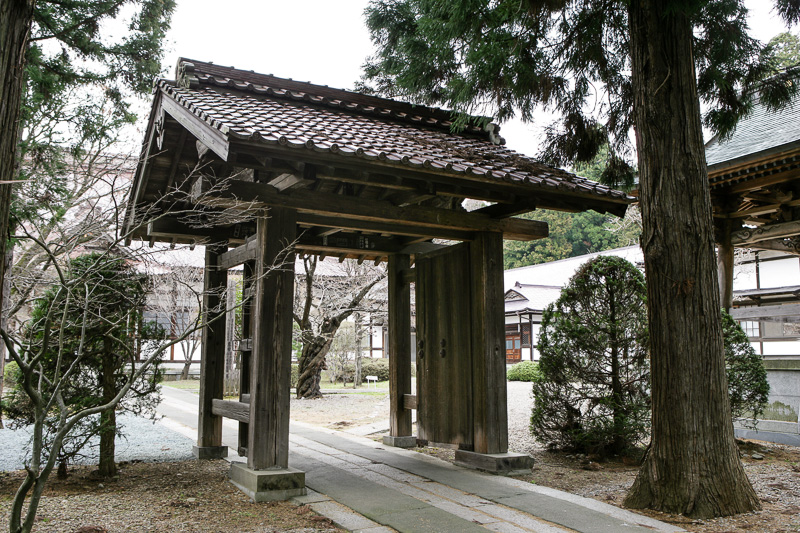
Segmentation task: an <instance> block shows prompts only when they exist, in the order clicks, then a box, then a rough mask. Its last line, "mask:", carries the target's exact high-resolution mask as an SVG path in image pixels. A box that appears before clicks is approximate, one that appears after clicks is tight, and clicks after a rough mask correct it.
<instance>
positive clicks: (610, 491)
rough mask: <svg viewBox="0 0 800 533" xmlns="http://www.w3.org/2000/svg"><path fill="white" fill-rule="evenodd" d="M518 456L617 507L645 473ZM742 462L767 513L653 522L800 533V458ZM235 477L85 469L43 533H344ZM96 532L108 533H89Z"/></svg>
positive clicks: (375, 402) (349, 407)
mask: <svg viewBox="0 0 800 533" xmlns="http://www.w3.org/2000/svg"><path fill="white" fill-rule="evenodd" d="M291 412H292V419H293V420H297V421H302V422H307V423H311V424H316V425H320V426H325V427H329V428H334V429H345V430H346V429H347V428H349V427H354V426H360V425H365V424H368V423H371V422H375V421H378V420H386V419H387V418H388V395H387V394H386V393H382V392H377V393H376V392H371V393H369V394H363V393H361V394H348V393H345V394H329V395H327V396H326V397H325V398H323V399H320V400H294V399H293V400H292V404H291ZM516 416H519V415H518V414H517V415H516ZM514 435H515V434H514V433H513V432H512V433H511V437H510V445H511V446H510V447H511V449H514V448H515V442H514V440H515V439H519V438H521V437H519V436H517V437H515V436H514ZM517 435H519V433H517ZM374 437H375V438H380V435H374ZM516 447H517V448H518V449H525V450H526V451H528V452H529V453H531V454H532V455H533V457H534V460H535V466H534V468H533V470H532V472H531V474H529V475H525V476H520V477H519V478H518V479H521V480H524V481H528V482H531V483H536V484H538V485H542V486H546V487H552V488H555V489H559V490H564V491H567V492H571V493H574V494H578V495H580V496H585V497H589V498H594V499H597V500H600V501H603V502H607V503H610V504H612V505H617V506H621V505H622V500H623V498H624V496H625V492H626V490H627V489H628V487H630V485H631V483H633V479H634V477H635V475H636V472H637V469H638V465H637V464H636V461H634V460H629V459H626V460H624V461H623V460H619V461H606V462H596V461H592V460H591V459H595V458H592V457H582V456H575V455H570V454H565V453H554V452H549V451H546V450H544V449H542V448H541V447H538V446H533V447H532V446H531V445H530V443H529V442H525V443H521V444H520V443H517V446H516ZM417 451H419V452H421V453H428V454H431V455H435V456H437V457H440V458H442V459H445V460H449V461H452V460H453V455H454V452H453V451H452V450H449V449H442V448H417ZM740 452H741V455H742V462H743V464H744V468H745V471H746V472H747V475H748V476H749V478H750V480H751V482H752V483H753V486H754V487H755V489H756V492H757V494H758V496H759V498H760V499H761V502H762V505H763V510H762V511H759V512H756V513H751V514H745V515H738V516H733V517H727V518H720V519H716V520H707V521H702V520H692V519H687V518H685V517H682V516H674V515H665V514H663V513H655V512H646V513H645V514H648V515H650V516H653V517H654V518H657V519H659V520H662V521H664V522H668V523H671V524H675V525H677V526H680V527H683V528H684V529H686V530H688V531H693V532H702V533H723V532H731V533H732V532H739V531H753V532H787V533H788V532H800V449H798V448H794V447H790V446H780V445H775V444H769V443H762V442H757V441H743V442H740ZM754 455H755V458H754ZM227 470H228V466H227V463H225V462H223V461H210V462H200V463H198V462H194V461H190V462H184V463H161V464H147V463H136V464H122V465H121V475H120V477H119V479H118V480H116V481H110V482H109V481H102V480H97V479H93V478H92V477H91V475H90V471H91V469H90V468H85V467H84V468H77V469H75V470H74V471H73V472H72V474H71V476H70V478H69V479H68V480H66V481H56V480H55V479H53V483H52V484H51V485H50V487H49V488H48V490H47V494H46V498H45V499H44V500H43V504H42V506H41V508H40V513H39V521H38V524H37V528H36V531H46V532H51V531H53V532H64V533H78V532H80V533H101V532H103V531H109V532H116V531H177V532H188V531H192V532H195V531H196V532H286V531H290V532H316V531H341V530H338V529H336V528H335V527H334V526H333V525H332V524H331V523H330V522H329V521H328V520H327V519H325V518H323V517H319V516H317V515H316V514H315V513H313V511H311V510H310V509H309V508H308V507H297V506H294V505H292V504H289V503H285V502H281V503H271V504H253V503H250V501H249V500H248V499H247V497H245V496H244V495H243V494H242V493H241V492H239V491H238V489H236V488H235V487H234V486H233V485H231V484H230V482H229V481H228V479H227ZM20 479H21V473H10V474H2V473H0V531H3V530H7V529H8V525H7V519H8V511H9V507H10V501H11V494H13V492H14V491H15V490H16V488H17V487H18V486H19V481H20ZM92 526H98V527H99V528H100V529H88V528H90V527H92ZM82 527H83V528H87V529H80V528H82Z"/></svg>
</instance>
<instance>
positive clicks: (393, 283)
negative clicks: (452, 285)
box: [387, 254, 416, 446]
mask: <svg viewBox="0 0 800 533" xmlns="http://www.w3.org/2000/svg"><path fill="white" fill-rule="evenodd" d="M410 264H411V261H410V257H409V256H408V255H405V254H401V255H390V256H389V346H388V348H389V436H390V437H410V436H411V433H412V428H411V409H406V408H405V404H404V401H403V396H404V395H406V394H411V287H410V284H409V283H408V281H406V280H405V279H404V277H403V272H404V271H406V270H408V269H409V268H410ZM389 440H390V441H392V440H393V439H389ZM387 444H395V445H397V442H394V443H392V442H388V443H387ZM406 444H408V445H412V446H413V445H415V444H416V442H414V443H411V442H409V443H406Z"/></svg>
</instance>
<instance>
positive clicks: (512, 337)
mask: <svg viewBox="0 0 800 533" xmlns="http://www.w3.org/2000/svg"><path fill="white" fill-rule="evenodd" d="M521 360H522V336H521V335H520V334H519V333H509V334H506V363H519V362H520V361H521Z"/></svg>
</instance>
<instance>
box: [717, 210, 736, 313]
mask: <svg viewBox="0 0 800 533" xmlns="http://www.w3.org/2000/svg"><path fill="white" fill-rule="evenodd" d="M718 225H719V230H718V232H717V233H718V237H717V239H718V242H717V276H718V278H719V298H720V305H722V308H723V309H725V310H726V311H730V310H731V307H733V244H732V243H731V225H732V224H731V221H730V220H724V221H721V222H720V223H718Z"/></svg>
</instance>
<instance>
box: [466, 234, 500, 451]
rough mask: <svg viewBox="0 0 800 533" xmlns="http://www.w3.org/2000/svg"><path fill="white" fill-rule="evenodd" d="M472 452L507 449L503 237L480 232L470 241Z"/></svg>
mask: <svg viewBox="0 0 800 533" xmlns="http://www.w3.org/2000/svg"><path fill="white" fill-rule="evenodd" d="M469 254H470V277H471V285H472V286H471V287H470V299H471V304H470V308H471V312H470V315H469V316H471V320H472V321H471V323H470V324H471V329H472V369H473V372H472V396H473V403H472V412H473V421H474V423H473V428H474V447H475V449H474V451H476V452H478V453H506V452H507V451H508V410H507V408H506V356H505V329H504V325H503V324H504V316H505V315H504V312H503V241H502V240H501V239H500V238H499V236H498V235H497V234H495V233H479V234H478V237H477V238H476V239H475V240H474V241H472V242H471V243H469Z"/></svg>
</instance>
